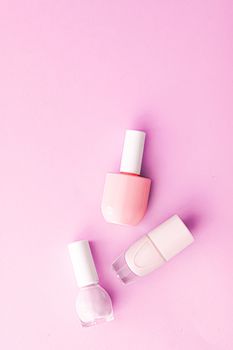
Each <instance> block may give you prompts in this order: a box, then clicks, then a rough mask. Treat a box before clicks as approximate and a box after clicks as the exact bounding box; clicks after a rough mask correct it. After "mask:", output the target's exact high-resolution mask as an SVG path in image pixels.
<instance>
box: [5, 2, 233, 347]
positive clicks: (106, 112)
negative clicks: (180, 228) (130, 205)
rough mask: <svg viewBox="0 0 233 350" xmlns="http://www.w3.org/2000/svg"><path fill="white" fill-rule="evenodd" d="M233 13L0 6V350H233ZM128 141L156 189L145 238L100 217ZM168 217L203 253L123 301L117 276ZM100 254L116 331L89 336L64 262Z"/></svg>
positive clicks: (195, 251) (153, 5)
mask: <svg viewBox="0 0 233 350" xmlns="http://www.w3.org/2000/svg"><path fill="white" fill-rule="evenodd" d="M232 17H233V3H232V1H230V0H214V1H206V0H204V1H203V0H196V1H194V0H191V1H185V0H181V1H164V0H160V1H158V0H157V1H152V0H150V1H149V0H146V1H133V0H124V1H122V0H120V1H96V0H93V1H79V0H78V1H70V0H59V1H53V0H46V1H45V0H40V1H35V0H31V1H25V0H22V1H16V0H8V1H1V3H0V166H1V169H0V180H1V181H0V276H1V292H0V296H1V297H0V310H1V311H0V329H1V336H0V348H1V349H4V350H5V349H6V350H15V349H17V350H32V349H33V350H41V349H43V350H49V349H56V350H64V349H69V350H77V349H83V350H90V349H91V350H92V349H95V350H96V349H100V350H103V349H105V350H109V349H111V350H117V349H122V350H128V349H129V348H130V349H131V348H132V349H134V350H141V349H142V348H143V349H149V350H150V349H156V350H171V349H172V350H187V349H189V350H197V349H198V350H199V349H201V350H203V349H204V350H216V349H217V350H232V348H233V333H232V324H233V319H232V318H233V316H232V314H233V313H232V309H233V298H232V295H233V278H232V265H233V254H232V245H233V234H232V207H233V199H232V198H233V188H232V186H233V181H232V171H233V160H232V148H233V137H232V115H233V99H232V81H233V68H232V62H233V33H232V32H233V27H232ZM126 128H141V129H145V130H146V131H147V143H146V149H145V158H144V165H143V175H144V176H148V177H150V178H152V179H153V185H152V193H151V199H150V203H149V208H148V211H147V213H146V215H145V217H144V219H143V221H142V222H141V223H140V225H139V226H136V227H133V228H131V227H119V226H117V225H111V224H107V223H106V222H105V221H104V220H103V217H102V214H101V209H100V203H101V198H102V193H103V186H104V181H105V175H106V173H107V172H109V171H112V172H117V171H118V170H119V163H120V153H119V151H120V150H121V147H122V143H123V137H124V131H125V129H126ZM173 213H177V214H179V215H180V216H181V217H182V218H183V219H184V220H185V221H186V223H187V224H188V225H189V227H190V229H191V230H192V232H193V234H194V235H195V243H194V244H193V245H192V246H190V247H189V248H188V249H186V250H185V251H184V252H183V253H182V254H180V255H179V257H177V258H176V259H173V261H171V262H170V263H168V264H165V265H164V266H163V267H162V268H161V269H159V270H158V271H157V272H156V273H155V274H152V275H150V276H149V277H145V278H144V279H143V280H141V282H139V281H138V283H135V284H132V285H130V286H127V287H126V286H124V285H122V284H121V283H120V282H119V281H118V280H117V278H116V277H115V274H114V273H113V271H112V270H111V263H112V262H113V260H114V259H115V258H117V256H119V254H120V253H121V252H122V251H123V249H124V248H125V247H127V246H128V245H129V244H130V243H131V242H133V241H134V240H135V239H137V238H138V237H140V236H141V235H142V234H143V233H144V232H146V231H148V230H149V229H151V228H153V227H154V226H155V225H157V224H159V223H160V222H162V221H163V220H164V219H166V218H167V217H169V216H170V215H172V214H173ZM81 238H83V239H85V238H88V239H90V240H92V241H93V244H92V248H93V250H94V255H95V260H96V262H97V266H98V271H99V275H100V280H101V284H102V285H103V287H104V288H106V289H107V290H108V291H109V293H110V294H111V296H112V298H113V303H114V316H115V320H114V321H113V322H109V323H106V324H103V325H100V326H96V327H91V328H89V329H82V328H81V326H80V324H79V321H78V319H77V316H76V313H75V307H74V303H75V298H76V295H77V289H76V285H75V280H74V276H73V271H72V267H71V263H70V259H69V256H68V251H67V244H68V243H70V242H72V241H73V240H75V239H81Z"/></svg>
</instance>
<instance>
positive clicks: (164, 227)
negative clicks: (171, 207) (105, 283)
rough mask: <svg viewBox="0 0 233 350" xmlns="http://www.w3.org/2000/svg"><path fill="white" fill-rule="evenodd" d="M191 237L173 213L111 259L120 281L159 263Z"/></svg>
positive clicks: (155, 266)
mask: <svg viewBox="0 0 233 350" xmlns="http://www.w3.org/2000/svg"><path fill="white" fill-rule="evenodd" d="M193 240H194V239H193V236H192V234H191V233H190V231H189V230H188V228H187V227H186V226H185V224H184V223H183V221H182V220H181V219H180V218H179V216H178V215H174V216H172V217H171V218H169V219H168V220H166V221H165V222H163V223H162V224H161V225H159V226H158V227H156V228H155V229H154V230H152V231H151V232H149V233H148V234H147V235H145V236H143V237H142V238H140V239H139V240H138V241H136V242H135V243H134V244H132V245H131V246H130V247H129V248H128V249H127V250H126V251H125V252H124V253H123V254H122V255H121V256H120V257H119V258H118V259H117V260H116V261H115V262H114V263H113V269H114V271H115V272H116V274H117V276H118V277H119V278H120V279H121V281H122V282H123V283H125V284H128V283H131V282H133V281H134V280H136V279H138V278H139V277H143V276H145V275H147V274H149V273H150V272H152V271H154V270H155V269H157V268H158V267H160V266H162V265H163V264H164V263H165V262H167V261H168V260H170V259H171V258H172V257H173V256H175V255H176V254H178V253H179V252H181V251H182V250H183V249H184V248H186V247H187V246H188V245H190V244H191V243H192V242H193Z"/></svg>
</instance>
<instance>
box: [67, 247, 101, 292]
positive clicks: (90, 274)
mask: <svg viewBox="0 0 233 350" xmlns="http://www.w3.org/2000/svg"><path fill="white" fill-rule="evenodd" d="M68 249H69V253H70V258H71V261H72V265H73V269H74V274H75V278H76V281H77V284H78V286H79V287H80V288H81V287H85V286H89V285H90V284H96V283H98V282H99V278H98V274H97V271H96V268H95V263H94V260H93V257H92V254H91V249H90V246H89V242H88V241H76V242H73V243H70V244H69V245H68Z"/></svg>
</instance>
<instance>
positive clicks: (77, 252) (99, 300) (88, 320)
mask: <svg viewBox="0 0 233 350" xmlns="http://www.w3.org/2000/svg"><path fill="white" fill-rule="evenodd" d="M68 248H69V253H70V258H71V261H72V265H73V269H74V274H75V277H76V281H77V284H78V287H79V288H80V289H79V294H78V296H77V299H76V311H77V314H78V317H79V319H80V322H81V325H82V326H83V327H89V326H93V325H95V324H99V323H102V322H107V321H111V320H113V310H112V302H111V299H110V296H109V295H108V293H107V292H106V291H105V290H104V289H103V288H102V287H101V286H100V285H99V278H98V274H97V271H96V268H95V264H94V260H93V257H92V254H91V250H90V246H89V242H88V241H85V240H83V241H76V242H73V243H71V244H69V245H68Z"/></svg>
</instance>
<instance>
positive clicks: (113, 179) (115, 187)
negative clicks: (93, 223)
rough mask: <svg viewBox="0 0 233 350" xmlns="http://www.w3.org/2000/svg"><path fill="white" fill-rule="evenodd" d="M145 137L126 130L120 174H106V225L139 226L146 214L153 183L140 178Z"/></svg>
mask: <svg viewBox="0 0 233 350" xmlns="http://www.w3.org/2000/svg"><path fill="white" fill-rule="evenodd" d="M145 135H146V134H145V132H143V131H138V130H126V134H125V141H124V147H123V153H122V158H121V166H120V173H119V174H113V173H108V174H107V175H106V180H105V187H104V194H103V200H102V206H101V209H102V213H103V216H104V218H105V220H106V221H107V222H111V223H114V224H121V225H137V224H138V223H139V221H140V220H141V219H142V218H143V216H144V214H145V212H146V209H147V203H148V198H149V193H150V186H151V180H150V179H148V178H145V177H142V176H140V172H141V164H142V156H143V149H144V142H145Z"/></svg>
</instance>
